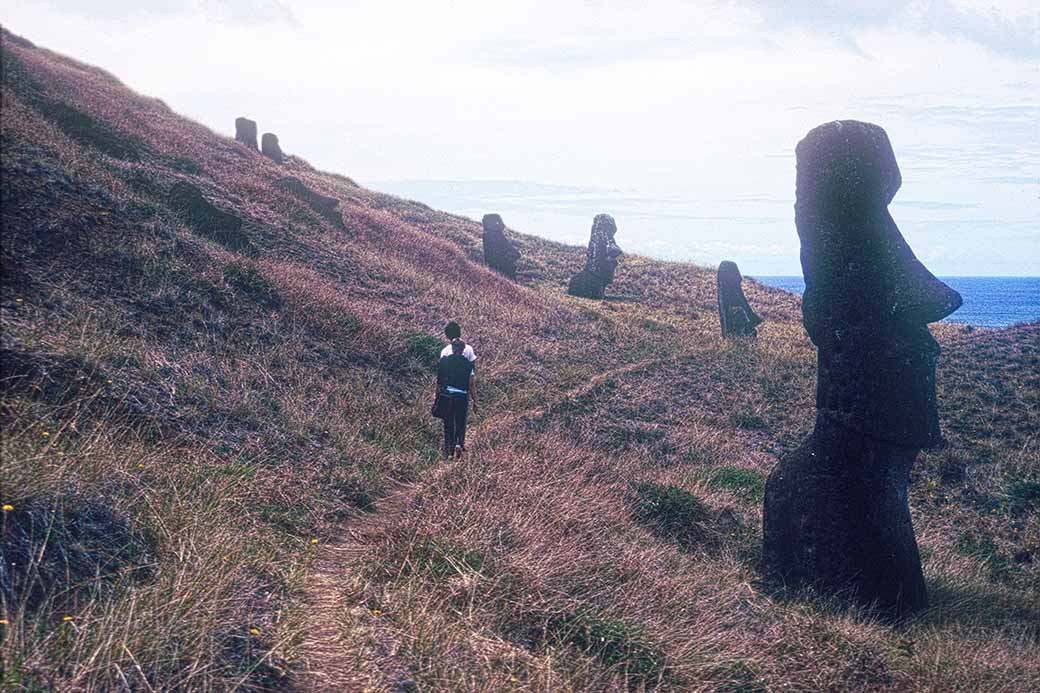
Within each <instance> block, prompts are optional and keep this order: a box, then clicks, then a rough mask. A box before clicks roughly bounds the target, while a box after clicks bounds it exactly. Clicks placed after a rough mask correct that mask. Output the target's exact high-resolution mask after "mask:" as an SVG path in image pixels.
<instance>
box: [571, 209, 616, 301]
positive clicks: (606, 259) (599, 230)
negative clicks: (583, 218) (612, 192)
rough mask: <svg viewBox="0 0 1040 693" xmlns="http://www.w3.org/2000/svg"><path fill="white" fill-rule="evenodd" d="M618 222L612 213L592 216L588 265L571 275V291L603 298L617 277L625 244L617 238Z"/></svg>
mask: <svg viewBox="0 0 1040 693" xmlns="http://www.w3.org/2000/svg"><path fill="white" fill-rule="evenodd" d="M616 233H617V224H615V223H614V217H612V216H610V215H609V214H597V215H596V217H595V218H594V219H593V220H592V237H591V238H590V239H589V249H588V254H587V256H586V259H585V269H583V270H582V271H581V272H578V273H577V274H575V275H574V276H573V277H571V280H570V283H569V284H568V285H567V293H569V294H571V295H572V296H582V297H584V298H603V291H604V289H606V287H607V285H608V284H610V283H611V282H612V281H614V272H615V270H617V265H618V258H619V257H621V248H619V247H618V245H617V243H615V242H614V234H616Z"/></svg>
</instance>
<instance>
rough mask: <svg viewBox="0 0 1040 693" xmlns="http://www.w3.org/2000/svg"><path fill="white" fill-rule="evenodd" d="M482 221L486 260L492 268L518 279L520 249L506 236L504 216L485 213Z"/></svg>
mask: <svg viewBox="0 0 1040 693" xmlns="http://www.w3.org/2000/svg"><path fill="white" fill-rule="evenodd" d="M481 223H482V224H483V225H484V261H485V262H487V265H488V267H490V268H491V269H493V270H495V271H497V272H500V273H501V274H504V275H505V276H507V277H509V278H510V279H516V261H517V260H519V259H520V251H519V250H517V249H516V246H514V245H513V243H512V241H510V240H509V239H508V238H506V234H505V230H506V225H505V224H504V223H503V222H502V217H500V216H499V215H497V214H485V215H484V219H483V220H482V222H481Z"/></svg>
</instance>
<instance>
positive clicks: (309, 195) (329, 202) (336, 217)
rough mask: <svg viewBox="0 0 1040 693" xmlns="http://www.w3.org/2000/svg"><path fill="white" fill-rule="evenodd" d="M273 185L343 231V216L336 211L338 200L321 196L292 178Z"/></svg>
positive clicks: (288, 177)
mask: <svg viewBox="0 0 1040 693" xmlns="http://www.w3.org/2000/svg"><path fill="white" fill-rule="evenodd" d="M274 184H275V187H277V188H281V189H282V190H286V191H288V192H289V193H291V194H292V195H293V196H295V197H296V198H297V199H299V200H300V201H301V202H303V203H304V204H305V205H307V206H308V207H310V208H311V209H313V210H314V211H315V212H317V213H318V214H319V215H321V216H322V217H324V218H325V219H327V220H328V221H329V222H331V223H332V225H333V226H335V227H336V228H338V229H340V230H341V231H342V230H344V228H345V227H344V225H343V215H342V214H340V212H339V209H338V207H339V200H337V199H336V198H335V197H329V196H328V195H322V194H321V193H320V192H318V191H317V190H313V189H311V188H309V187H307V184H306V183H304V182H303V181H302V180H300V179H299V178H294V177H293V176H286V177H285V178H280V179H278V180H276V181H275V183H274Z"/></svg>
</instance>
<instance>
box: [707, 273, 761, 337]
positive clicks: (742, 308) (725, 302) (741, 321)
mask: <svg viewBox="0 0 1040 693" xmlns="http://www.w3.org/2000/svg"><path fill="white" fill-rule="evenodd" d="M743 279H744V278H743V277H741V276H740V269H738V268H737V263H735V262H731V261H730V260H723V261H722V262H721V263H720V264H719V272H718V278H717V286H718V298H719V323H720V325H721V327H722V336H723V337H754V336H755V334H756V330H755V328H756V327H757V326H758V325H760V324H761V323H762V318H760V317H758V315H756V314H755V311H753V310H751V306H749V305H748V302H747V299H746V298H745V297H744V289H743V288H741V286H740V283H741V282H742V281H743Z"/></svg>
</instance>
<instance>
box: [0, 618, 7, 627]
mask: <svg viewBox="0 0 1040 693" xmlns="http://www.w3.org/2000/svg"><path fill="white" fill-rule="evenodd" d="M6 625H7V619H6V618H0V626H6Z"/></svg>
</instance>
